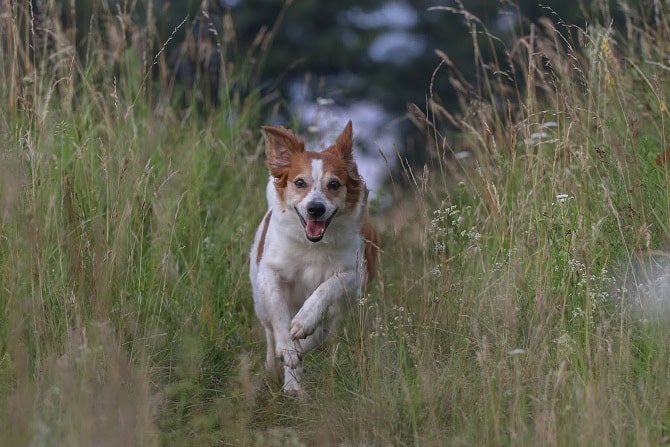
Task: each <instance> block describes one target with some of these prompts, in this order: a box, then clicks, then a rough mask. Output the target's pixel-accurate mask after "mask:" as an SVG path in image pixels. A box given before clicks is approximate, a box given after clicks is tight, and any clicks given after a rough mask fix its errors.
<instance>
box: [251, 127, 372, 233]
mask: <svg viewBox="0 0 670 447" xmlns="http://www.w3.org/2000/svg"><path fill="white" fill-rule="evenodd" d="M263 130H264V131H265V133H266V149H265V152H266V155H267V165H268V167H269V168H270V175H272V177H273V178H274V184H275V188H276V189H277V192H278V195H279V199H280V200H281V201H282V202H283V204H284V205H285V206H286V207H287V208H289V209H292V210H294V211H295V212H296V213H297V214H298V218H299V219H300V222H301V223H302V225H303V227H304V229H305V236H306V237H307V239H309V240H310V241H311V242H319V241H320V240H321V239H322V238H323V235H324V234H325V233H326V229H327V228H328V225H329V224H330V222H331V221H332V220H333V218H335V216H336V215H340V214H345V213H347V212H348V211H349V210H351V209H353V208H354V207H355V206H356V204H357V203H358V202H359V200H360V197H361V194H363V190H364V187H363V182H362V180H361V178H360V176H359V175H358V169H357V168H356V163H355V162H354V157H353V147H352V131H351V121H349V122H348V123H347V125H346V126H345V128H344V130H343V131H342V133H341V134H340V136H339V137H337V140H336V142H335V144H334V145H332V146H330V147H328V148H326V149H324V150H322V151H321V152H310V151H305V143H304V142H303V141H302V140H301V139H300V138H298V137H296V136H295V134H293V132H291V131H290V130H288V129H285V128H283V127H269V126H264V127H263Z"/></svg>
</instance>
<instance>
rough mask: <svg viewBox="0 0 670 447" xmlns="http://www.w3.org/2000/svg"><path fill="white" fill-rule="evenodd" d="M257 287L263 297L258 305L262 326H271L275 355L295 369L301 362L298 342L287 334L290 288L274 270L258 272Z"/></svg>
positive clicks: (289, 321) (289, 319)
mask: <svg viewBox="0 0 670 447" xmlns="http://www.w3.org/2000/svg"><path fill="white" fill-rule="evenodd" d="M259 289H260V292H261V296H262V297H263V303H262V306H259V307H260V308H262V310H263V312H262V319H263V320H264V321H265V323H264V326H265V327H269V328H271V331H272V338H273V339H274V354H275V357H276V358H278V359H280V360H281V362H282V363H283V364H284V366H286V367H288V368H291V369H295V368H297V367H298V366H300V365H301V363H302V352H301V351H302V350H301V347H300V343H297V342H295V341H293V340H292V339H291V337H290V335H289V327H290V323H291V311H290V309H289V305H288V303H289V299H288V298H289V296H288V294H289V293H290V289H289V288H288V287H287V284H286V283H285V282H283V281H281V280H280V278H278V277H277V275H276V274H275V273H274V272H260V273H259ZM259 316H260V315H259ZM269 339H270V337H268V340H269ZM268 355H269V353H268Z"/></svg>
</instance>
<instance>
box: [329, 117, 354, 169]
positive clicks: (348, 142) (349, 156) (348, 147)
mask: <svg viewBox="0 0 670 447" xmlns="http://www.w3.org/2000/svg"><path fill="white" fill-rule="evenodd" d="M351 128H352V125H351V120H349V122H348V123H347V125H346V126H344V130H343V131H342V133H341V134H340V136H339V137H337V140H336V141H335V145H334V146H333V147H332V149H333V152H334V153H336V154H337V155H339V156H340V157H342V158H344V159H345V160H346V161H347V162H353V161H354V146H353V138H354V135H353V132H352V129H351Z"/></svg>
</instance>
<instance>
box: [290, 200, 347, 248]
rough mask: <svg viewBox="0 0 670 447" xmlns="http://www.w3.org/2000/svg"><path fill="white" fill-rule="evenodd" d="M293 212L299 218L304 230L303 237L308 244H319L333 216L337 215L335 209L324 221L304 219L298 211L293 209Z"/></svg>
mask: <svg viewBox="0 0 670 447" xmlns="http://www.w3.org/2000/svg"><path fill="white" fill-rule="evenodd" d="M295 212H296V214H297V215H298V217H299V218H300V222H301V223H302V226H303V228H304V229H305V236H306V237H307V239H308V240H309V241H310V242H319V241H320V240H321V239H323V235H324V234H326V228H328V225H330V221H331V220H333V216H335V213H337V209H335V211H333V214H331V215H330V217H329V218H328V219H325V220H310V219H305V218H304V217H302V214H300V211H298V208H295Z"/></svg>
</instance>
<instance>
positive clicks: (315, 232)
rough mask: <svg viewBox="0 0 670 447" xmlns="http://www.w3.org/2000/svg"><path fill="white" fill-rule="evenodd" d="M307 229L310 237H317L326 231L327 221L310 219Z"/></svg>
mask: <svg viewBox="0 0 670 447" xmlns="http://www.w3.org/2000/svg"><path fill="white" fill-rule="evenodd" d="M305 231H306V232H307V236H309V237H310V238H317V237H319V236H321V235H323V232H324V231H326V222H324V221H322V220H308V221H307V225H306V226H305Z"/></svg>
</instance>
